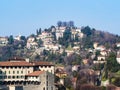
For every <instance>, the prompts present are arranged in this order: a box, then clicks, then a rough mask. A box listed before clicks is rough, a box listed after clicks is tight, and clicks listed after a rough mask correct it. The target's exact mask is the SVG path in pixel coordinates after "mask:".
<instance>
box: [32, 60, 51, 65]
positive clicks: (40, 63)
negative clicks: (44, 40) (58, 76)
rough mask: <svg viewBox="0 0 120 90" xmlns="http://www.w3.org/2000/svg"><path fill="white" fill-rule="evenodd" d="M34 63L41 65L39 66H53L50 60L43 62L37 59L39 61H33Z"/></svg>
mask: <svg viewBox="0 0 120 90" xmlns="http://www.w3.org/2000/svg"><path fill="white" fill-rule="evenodd" d="M33 63H34V64H35V65H37V66H38V65H41V66H53V64H52V63H50V62H45V61H39V62H33Z"/></svg>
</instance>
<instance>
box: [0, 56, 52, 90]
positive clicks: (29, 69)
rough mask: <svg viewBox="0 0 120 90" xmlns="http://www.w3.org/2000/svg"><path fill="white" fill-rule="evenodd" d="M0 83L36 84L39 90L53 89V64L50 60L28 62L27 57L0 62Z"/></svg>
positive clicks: (16, 84)
mask: <svg viewBox="0 0 120 90" xmlns="http://www.w3.org/2000/svg"><path fill="white" fill-rule="evenodd" d="M0 85H1V86H2V85H7V86H11V85H13V86H24V87H30V86H31V85H37V86H36V87H39V88H40V90H54V65H53V64H52V63H50V62H29V60H28V59H26V60H25V59H17V58H14V59H10V60H8V61H5V62H0ZM24 90H27V89H24Z"/></svg>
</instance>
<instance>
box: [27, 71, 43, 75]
mask: <svg viewBox="0 0 120 90" xmlns="http://www.w3.org/2000/svg"><path fill="white" fill-rule="evenodd" d="M44 72H45V71H34V72H32V73H29V74H27V75H26V76H39V75H40V74H43V73H44Z"/></svg>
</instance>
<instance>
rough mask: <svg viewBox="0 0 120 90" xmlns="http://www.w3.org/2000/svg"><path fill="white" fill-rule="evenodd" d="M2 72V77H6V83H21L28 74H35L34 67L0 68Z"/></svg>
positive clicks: (0, 74)
mask: <svg viewBox="0 0 120 90" xmlns="http://www.w3.org/2000/svg"><path fill="white" fill-rule="evenodd" d="M18 63H19V62H18ZM0 71H2V73H0V76H5V77H6V78H4V80H5V81H21V80H24V79H25V75H26V74H28V73H32V72H33V67H21V68H19V67H17V66H16V67H4V68H2V67H0ZM13 76H14V77H13ZM10 77H11V78H10ZM0 80H3V79H0Z"/></svg>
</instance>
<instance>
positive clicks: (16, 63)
mask: <svg viewBox="0 0 120 90" xmlns="http://www.w3.org/2000/svg"><path fill="white" fill-rule="evenodd" d="M0 66H33V64H31V63H29V62H26V61H16V62H10V61H6V62H0Z"/></svg>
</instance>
